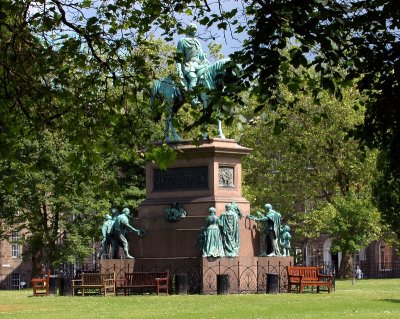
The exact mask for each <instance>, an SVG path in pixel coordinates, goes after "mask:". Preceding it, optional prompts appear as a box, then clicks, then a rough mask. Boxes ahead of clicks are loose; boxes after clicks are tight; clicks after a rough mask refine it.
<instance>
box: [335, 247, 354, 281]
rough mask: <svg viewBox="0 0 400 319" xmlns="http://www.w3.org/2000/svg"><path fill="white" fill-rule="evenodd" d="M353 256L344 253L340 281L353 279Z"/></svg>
mask: <svg viewBox="0 0 400 319" xmlns="http://www.w3.org/2000/svg"><path fill="white" fill-rule="evenodd" d="M351 261H352V259H351V254H349V253H342V261H341V262H340V270H339V276H338V278H339V279H350V278H352V277H353V267H352V265H351Z"/></svg>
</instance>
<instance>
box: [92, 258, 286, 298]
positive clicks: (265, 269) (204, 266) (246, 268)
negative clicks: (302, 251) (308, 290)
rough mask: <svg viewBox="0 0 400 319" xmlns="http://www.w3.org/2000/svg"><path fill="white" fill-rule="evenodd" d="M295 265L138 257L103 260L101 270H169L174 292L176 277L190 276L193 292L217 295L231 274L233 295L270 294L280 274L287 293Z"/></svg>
mask: <svg viewBox="0 0 400 319" xmlns="http://www.w3.org/2000/svg"><path fill="white" fill-rule="evenodd" d="M292 265H294V260H293V257H235V258H226V257H224V258H202V257H192V258H135V259H103V260H101V261H100V271H101V272H110V271H115V273H116V278H121V279H122V278H124V274H125V273H126V272H134V271H150V272H151V271H169V273H170V277H171V291H172V292H173V293H178V292H176V291H174V287H175V284H174V283H175V280H176V276H175V275H186V276H187V286H188V292H189V293H203V294H216V293H217V277H218V275H228V286H229V293H232V294H236V293H266V291H267V277H268V276H267V275H268V274H276V275H278V280H279V292H284V291H286V290H287V273H286V267H287V266H292Z"/></svg>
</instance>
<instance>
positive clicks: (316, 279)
mask: <svg viewBox="0 0 400 319" xmlns="http://www.w3.org/2000/svg"><path fill="white" fill-rule="evenodd" d="M287 275H288V292H291V291H292V286H298V287H299V292H300V293H301V292H303V288H304V287H306V286H311V287H317V292H319V287H321V286H324V287H327V288H328V293H330V292H331V290H332V285H333V276H332V275H324V274H321V273H320V267H298V266H297V267H292V266H288V267H287Z"/></svg>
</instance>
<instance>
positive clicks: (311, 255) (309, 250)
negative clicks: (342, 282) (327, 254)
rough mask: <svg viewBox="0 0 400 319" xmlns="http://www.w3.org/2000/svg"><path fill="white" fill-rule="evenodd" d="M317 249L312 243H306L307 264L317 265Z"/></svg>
mask: <svg viewBox="0 0 400 319" xmlns="http://www.w3.org/2000/svg"><path fill="white" fill-rule="evenodd" d="M317 258H318V254H317V249H316V248H315V246H314V245H313V244H312V243H308V244H307V245H306V266H315V265H316V264H317Z"/></svg>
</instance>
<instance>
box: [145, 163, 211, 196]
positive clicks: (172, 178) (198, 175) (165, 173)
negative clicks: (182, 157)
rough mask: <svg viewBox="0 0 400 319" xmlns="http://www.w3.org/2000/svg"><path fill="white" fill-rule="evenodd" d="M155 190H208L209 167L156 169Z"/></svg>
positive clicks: (154, 176) (154, 175) (154, 177)
mask: <svg viewBox="0 0 400 319" xmlns="http://www.w3.org/2000/svg"><path fill="white" fill-rule="evenodd" d="M153 189H154V190H155V191H162V190H185V189H208V166H198V167H179V168H169V169H167V170H160V169H155V170H154V174H153Z"/></svg>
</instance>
